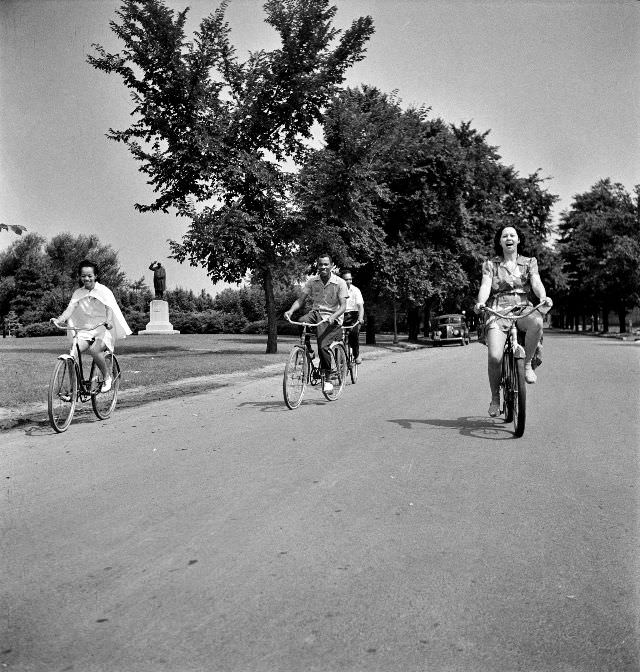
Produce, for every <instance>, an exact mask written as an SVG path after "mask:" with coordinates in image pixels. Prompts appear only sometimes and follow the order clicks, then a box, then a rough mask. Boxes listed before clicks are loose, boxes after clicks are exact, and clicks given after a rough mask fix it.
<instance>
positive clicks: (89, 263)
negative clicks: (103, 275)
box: [78, 259, 98, 277]
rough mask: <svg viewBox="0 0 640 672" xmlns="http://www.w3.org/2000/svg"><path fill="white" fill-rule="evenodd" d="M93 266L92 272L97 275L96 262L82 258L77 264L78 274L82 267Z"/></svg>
mask: <svg viewBox="0 0 640 672" xmlns="http://www.w3.org/2000/svg"><path fill="white" fill-rule="evenodd" d="M89 266H90V267H91V268H93V274H94V275H95V276H96V277H97V275H98V264H96V262H95V261H91V260H90V259H83V260H82V261H81V262H80V263H79V264H78V275H80V274H81V273H82V269H83V268H88V267H89Z"/></svg>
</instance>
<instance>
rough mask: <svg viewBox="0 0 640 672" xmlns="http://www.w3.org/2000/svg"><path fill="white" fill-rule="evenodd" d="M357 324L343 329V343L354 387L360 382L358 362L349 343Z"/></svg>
mask: <svg viewBox="0 0 640 672" xmlns="http://www.w3.org/2000/svg"><path fill="white" fill-rule="evenodd" d="M355 326H357V325H355V324H350V325H349V326H347V327H345V326H344V325H343V327H342V343H343V345H344V349H345V352H346V354H347V368H348V369H349V376H350V377H351V383H352V385H355V384H356V381H357V380H358V362H356V358H355V357H354V356H353V350H352V349H351V343H349V332H350V331H351V329H353V328H354V327H355Z"/></svg>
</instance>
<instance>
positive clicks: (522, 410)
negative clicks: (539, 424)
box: [513, 359, 527, 437]
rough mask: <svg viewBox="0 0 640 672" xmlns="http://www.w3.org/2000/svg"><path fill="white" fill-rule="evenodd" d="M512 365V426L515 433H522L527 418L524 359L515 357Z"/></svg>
mask: <svg viewBox="0 0 640 672" xmlns="http://www.w3.org/2000/svg"><path fill="white" fill-rule="evenodd" d="M514 364H515V366H514V367H513V394H514V397H513V427H514V430H515V435H516V436H517V437H520V436H522V435H523V434H524V425H525V422H526V419H527V385H526V382H525V379H524V359H516V360H515V361H514Z"/></svg>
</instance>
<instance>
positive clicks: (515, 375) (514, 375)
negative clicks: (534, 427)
mask: <svg viewBox="0 0 640 672" xmlns="http://www.w3.org/2000/svg"><path fill="white" fill-rule="evenodd" d="M544 305H546V302H545V301H542V302H541V303H539V304H538V305H537V306H533V307H532V308H531V309H529V310H527V311H525V312H522V313H519V314H517V315H513V314H510V313H513V312H514V311H515V310H518V309H520V308H521V306H513V307H511V308H509V309H508V310H506V311H504V312H499V311H497V310H494V309H493V308H489V307H488V306H483V310H484V311H486V312H488V313H491V314H492V315H495V316H496V317H499V318H500V319H506V320H509V321H511V326H510V327H509V331H508V332H507V338H506V341H505V344H504V349H503V352H502V369H501V373H500V387H501V389H502V402H503V406H502V413H504V420H505V422H512V421H513V424H514V429H515V435H516V436H517V437H520V436H522V435H523V434H524V428H525V422H526V408H527V407H526V403H527V393H526V385H525V381H524V360H525V350H524V347H523V346H522V344H521V343H519V342H518V327H517V321H518V320H520V319H522V318H524V317H528V316H529V315H531V314H532V313H534V312H535V311H539V312H541V311H540V308H541V307H542V306H544Z"/></svg>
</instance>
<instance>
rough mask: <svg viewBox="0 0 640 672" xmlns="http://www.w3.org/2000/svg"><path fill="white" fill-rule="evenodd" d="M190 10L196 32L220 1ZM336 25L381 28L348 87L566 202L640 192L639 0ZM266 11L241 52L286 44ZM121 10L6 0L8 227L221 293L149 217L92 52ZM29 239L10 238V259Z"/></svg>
mask: <svg viewBox="0 0 640 672" xmlns="http://www.w3.org/2000/svg"><path fill="white" fill-rule="evenodd" d="M166 4H167V5H169V6H170V7H172V8H175V9H176V10H182V9H184V8H185V7H190V8H191V9H190V13H189V17H190V19H189V23H188V35H189V36H191V35H192V33H193V31H194V30H196V29H197V26H198V24H199V23H200V21H201V19H202V18H203V17H205V16H206V15H207V14H209V13H210V12H211V11H213V10H214V9H215V8H216V7H217V5H218V2H217V0H191V1H190V2H187V1H182V0H168V1H167V2H166ZM333 4H335V5H337V7H338V14H337V17H336V24H337V25H338V27H346V26H348V25H349V24H350V23H351V21H352V20H353V19H355V18H357V17H359V16H364V15H367V14H368V15H371V16H372V17H373V20H374V24H375V28H376V32H375V34H374V36H373V37H372V39H371V41H370V42H369V45H368V48H367V56H366V58H365V60H364V61H362V62H361V63H358V64H357V65H356V66H354V67H353V68H352V69H351V70H350V71H349V74H348V77H347V80H346V82H345V84H346V85H348V86H359V85H360V84H362V83H366V84H369V85H373V86H376V87H378V88H379V89H381V90H382V91H385V92H391V91H394V90H395V91H397V95H398V96H399V97H400V99H401V100H402V101H403V104H404V105H405V106H421V105H427V106H429V107H430V108H431V116H432V117H434V118H435V117H440V118H442V119H444V120H445V121H446V122H448V123H455V124H458V123H460V122H462V121H471V122H472V125H473V127H474V128H476V129H477V130H479V131H482V132H484V131H488V130H490V134H489V136H488V141H489V142H490V144H492V145H495V146H497V147H498V148H499V153H500V155H501V156H502V160H503V162H504V163H505V164H508V165H512V166H514V167H515V169H516V170H517V171H518V172H519V173H520V175H522V176H526V175H528V174H530V173H532V172H534V171H536V170H540V171H541V174H542V175H543V176H544V177H546V178H549V179H548V182H547V183H546V184H547V187H548V189H549V190H550V191H551V192H552V193H554V194H557V195H558V196H559V197H560V201H559V203H558V205H557V207H556V209H555V217H556V218H557V216H558V214H559V213H560V212H561V211H562V210H564V209H567V208H569V207H570V205H571V202H572V198H573V197H574V196H575V195H576V194H578V193H582V192H584V191H587V190H588V189H589V188H590V187H591V186H592V185H593V184H595V183H596V182H597V181H598V180H600V179H602V178H606V177H610V178H611V179H612V180H613V181H614V182H621V183H622V184H623V185H624V186H625V187H626V188H627V189H628V190H631V189H632V188H633V185H634V184H637V183H640V128H639V120H640V81H639V76H640V75H639V73H640V2H636V1H635V0H601V1H599V2H595V1H592V0H553V1H550V0H549V1H547V0H537V1H533V0H492V1H487V0H334V2H333ZM262 5H263V2H262V0H231V2H230V6H229V9H228V11H227V19H228V21H229V23H230V25H231V29H232V41H233V43H234V44H235V45H236V47H237V53H238V56H240V57H244V56H245V55H246V54H247V53H248V50H257V49H261V48H264V49H274V48H277V47H278V41H277V35H276V33H275V31H273V29H272V28H271V27H269V26H267V25H266V24H265V23H264V12H263V11H262ZM119 7H120V2H118V1H112V0H0V222H4V223H6V224H22V225H24V226H26V227H27V229H28V230H29V231H35V232H38V233H40V234H41V235H43V236H45V237H46V238H51V237H52V236H54V235H56V234H57V233H61V232H63V231H70V232H72V233H74V234H79V233H95V234H97V235H98V236H99V238H100V240H101V242H103V243H108V244H110V245H111V246H112V247H113V248H114V249H116V250H117V251H118V253H119V259H120V262H121V266H122V268H123V270H124V271H125V273H126V274H127V276H128V277H129V278H131V279H138V278H140V277H143V276H144V278H145V279H146V281H147V283H148V284H149V285H150V286H152V278H153V274H152V272H151V271H149V270H148V266H149V264H150V263H151V261H153V260H155V259H159V260H160V261H162V262H163V264H164V265H165V267H166V268H167V285H168V288H169V289H171V288H174V287H176V286H181V287H184V288H187V289H193V290H194V291H195V292H199V291H200V290H201V289H205V290H206V291H208V292H210V293H215V291H217V289H219V288H220V285H218V286H216V287H214V286H213V285H212V283H211V280H210V279H209V278H207V276H206V273H205V271H204V270H203V269H199V268H192V267H190V266H189V265H188V264H183V265H181V264H178V263H177V262H176V261H174V260H171V259H168V258H167V257H168V254H169V246H168V244H167V239H177V240H179V239H180V238H181V237H182V235H183V234H184V233H185V231H186V229H187V226H188V220H186V219H180V218H177V217H175V216H174V215H172V214H162V213H146V214H141V213H138V212H137V211H136V210H135V209H134V203H136V202H142V203H149V202H151V200H152V197H153V192H152V191H151V188H150V187H149V186H148V185H147V184H146V183H145V178H144V176H143V175H142V174H141V173H140V172H139V171H138V164H137V163H136V162H135V161H134V159H133V157H131V155H130V154H129V152H128V150H127V149H126V147H125V146H124V145H122V144H120V143H115V142H113V141H110V140H107V139H106V137H105V133H106V132H107V131H108V129H109V128H115V129H121V128H125V127H126V126H127V125H128V124H129V122H130V117H129V114H130V111H131V108H132V104H131V101H130V98H129V93H128V90H127V89H126V88H125V87H124V85H123V84H122V82H121V80H120V79H118V77H117V76H115V75H106V74H104V73H102V72H99V71H97V70H95V69H94V68H92V67H91V66H89V65H88V64H87V62H86V57H87V54H89V53H94V52H93V49H92V46H91V45H92V43H99V44H101V45H103V46H104V47H105V48H106V49H107V50H108V51H118V50H119V49H120V48H121V44H120V43H119V42H118V41H117V38H116V37H115V35H114V34H113V33H112V32H111V30H110V28H109V21H110V20H112V19H115V18H116V15H115V11H116V10H117V9H118V8H119ZM13 240H15V235H14V234H13V233H9V232H2V233H0V249H5V248H6V247H7V245H8V244H10V242H11V241H13Z"/></svg>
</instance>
